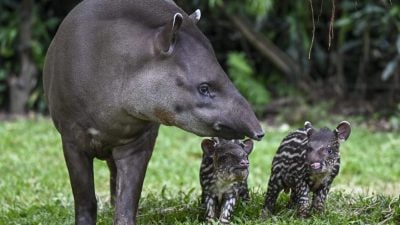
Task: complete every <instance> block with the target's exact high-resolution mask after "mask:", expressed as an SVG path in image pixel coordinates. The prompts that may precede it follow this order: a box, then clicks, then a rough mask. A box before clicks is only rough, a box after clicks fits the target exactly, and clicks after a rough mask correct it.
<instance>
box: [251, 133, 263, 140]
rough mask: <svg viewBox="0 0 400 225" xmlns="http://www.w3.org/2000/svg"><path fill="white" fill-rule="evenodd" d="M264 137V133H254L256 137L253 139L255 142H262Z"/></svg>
mask: <svg viewBox="0 0 400 225" xmlns="http://www.w3.org/2000/svg"><path fill="white" fill-rule="evenodd" d="M264 135H265V133H264V132H261V133H254V136H253V137H252V139H255V140H257V141H259V140H261V138H263V137H264Z"/></svg>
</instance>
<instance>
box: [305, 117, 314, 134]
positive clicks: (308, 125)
mask: <svg viewBox="0 0 400 225" xmlns="http://www.w3.org/2000/svg"><path fill="white" fill-rule="evenodd" d="M304 129H306V132H307V136H308V137H310V136H311V134H312V133H313V132H314V128H313V126H312V124H311V122H310V121H306V122H305V123H304Z"/></svg>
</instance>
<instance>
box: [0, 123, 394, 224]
mask: <svg viewBox="0 0 400 225" xmlns="http://www.w3.org/2000/svg"><path fill="white" fill-rule="evenodd" d="M265 129H266V130H267V136H266V137H265V138H264V139H263V141H261V142H258V143H256V145H255V150H254V151H253V153H252V154H251V156H250V166H251V168H250V169H251V171H250V176H249V185H250V188H251V190H252V191H251V197H252V200H251V202H250V203H247V204H243V203H241V204H239V206H238V208H237V210H235V214H234V219H233V224H262V223H263V222H262V221H261V220H260V218H259V213H260V210H261V207H262V204H263V194H264V191H265V190H266V187H267V181H268V177H269V173H270V166H271V160H272V157H273V155H274V153H275V151H276V148H277V147H278V145H279V143H280V141H281V139H282V138H283V137H284V136H285V135H286V134H287V133H288V132H289V130H288V129H282V128H281V129H278V128H269V127H266V128H265ZM200 141H201V138H199V137H195V136H194V135H191V134H188V133H185V132H183V131H181V130H179V129H177V128H172V127H162V128H161V130H160V133H159V138H158V140H157V144H156V149H155V151H154V153H153V157H152V159H151V161H150V164H149V168H148V171H147V176H146V179H145V183H144V187H143V193H142V199H141V202H140V213H139V216H138V222H139V224H199V223H201V218H200V215H201V210H200V209H199V195H200V185H199V180H198V171H199V165H200V159H201V149H200ZM341 154H342V168H341V172H340V174H339V176H338V177H337V178H336V180H335V182H334V184H333V189H332V192H331V193H330V195H329V198H328V202H327V211H326V213H324V214H323V215H313V216H312V217H311V218H309V219H306V220H301V219H297V218H296V216H295V215H294V211H292V210H287V209H286V208H285V204H286V202H287V198H288V196H287V195H285V194H281V196H280V198H279V200H278V207H277V213H276V214H275V215H274V216H273V217H272V218H270V219H269V220H268V222H270V223H272V224H378V223H380V222H382V224H400V206H399V205H400V201H399V197H398V195H399V193H400V136H399V134H396V133H374V132H372V131H368V130H365V129H361V128H358V127H357V125H355V124H353V131H352V134H351V136H350V138H349V140H348V141H347V142H346V143H344V144H343V145H342V147H341ZM108 175H109V174H108V169H107V166H106V165H105V163H104V162H102V161H99V160H96V162H95V176H96V180H95V182H96V191H97V196H98V205H99V216H98V224H112V214H113V211H112V209H111V208H110V205H109V204H108V201H109V194H108ZM0 224H1V225H2V224H73V200H72V194H71V190H70V185H69V179H68V174H67V169H66V167H65V162H64V159H63V155H62V151H61V144H60V137H59V135H58V133H57V132H56V130H55V129H54V127H53V125H52V123H51V122H50V121H49V120H47V119H40V118H39V119H25V120H19V121H15V122H2V123H1V124H0Z"/></svg>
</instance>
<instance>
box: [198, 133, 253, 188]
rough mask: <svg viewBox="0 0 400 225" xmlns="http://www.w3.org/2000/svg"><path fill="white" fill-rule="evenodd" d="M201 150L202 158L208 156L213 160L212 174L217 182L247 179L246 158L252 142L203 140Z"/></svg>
mask: <svg viewBox="0 0 400 225" xmlns="http://www.w3.org/2000/svg"><path fill="white" fill-rule="evenodd" d="M201 148H202V149H203V153H204V157H207V156H208V157H211V158H212V159H213V166H214V173H216V175H217V178H218V179H219V180H224V181H227V182H234V181H243V180H245V179H246V178H247V176H248V174H249V170H248V168H249V160H248V156H249V154H250V152H251V151H252V150H253V141H252V140H250V139H247V140H244V141H240V140H225V139H221V138H212V139H204V140H203V141H202V143H201Z"/></svg>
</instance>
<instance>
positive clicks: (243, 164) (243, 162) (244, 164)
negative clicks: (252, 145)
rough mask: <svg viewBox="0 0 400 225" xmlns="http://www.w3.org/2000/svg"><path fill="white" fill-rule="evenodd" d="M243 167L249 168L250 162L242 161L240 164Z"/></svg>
mask: <svg viewBox="0 0 400 225" xmlns="http://www.w3.org/2000/svg"><path fill="white" fill-rule="evenodd" d="M239 164H240V165H241V166H249V161H248V160H242V161H240V163H239Z"/></svg>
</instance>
